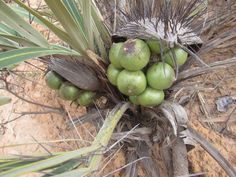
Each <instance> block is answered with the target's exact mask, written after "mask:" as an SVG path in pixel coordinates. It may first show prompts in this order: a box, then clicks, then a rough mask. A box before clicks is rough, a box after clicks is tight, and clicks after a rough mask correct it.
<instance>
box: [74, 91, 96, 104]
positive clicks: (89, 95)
mask: <svg viewBox="0 0 236 177" xmlns="http://www.w3.org/2000/svg"><path fill="white" fill-rule="evenodd" d="M94 96H95V93H94V92H91V91H84V92H83V93H82V94H80V96H79V98H78V99H77V103H78V104H79V105H81V106H89V105H91V104H93V98H94Z"/></svg>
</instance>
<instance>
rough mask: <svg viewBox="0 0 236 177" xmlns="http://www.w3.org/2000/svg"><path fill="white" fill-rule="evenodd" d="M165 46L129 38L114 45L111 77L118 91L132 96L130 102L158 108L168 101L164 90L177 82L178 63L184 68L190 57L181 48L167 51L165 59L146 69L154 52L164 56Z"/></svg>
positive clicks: (152, 41) (110, 79)
mask: <svg viewBox="0 0 236 177" xmlns="http://www.w3.org/2000/svg"><path fill="white" fill-rule="evenodd" d="M160 45H161V44H160V43H159V42H158V41H157V40H150V41H147V43H146V42H144V41H143V40H140V39H129V40H127V41H126V42H124V43H123V42H120V43H114V44H113V45H112V47H111V49H110V51H109V59H110V62H111V64H110V65H109V66H108V69H107V78H108V80H109V81H110V83H111V84H112V85H114V86H117V88H118V90H119V91H120V92H121V93H122V94H124V95H126V96H129V100H130V102H132V103H133V104H136V105H142V106H157V105H159V104H161V103H162V101H163V100H164V97H165V95H164V91H163V90H165V89H168V88H170V87H171V86H172V84H173V82H174V80H175V72H174V69H173V67H174V62H173V58H175V59H176V63H177V64H178V65H179V66H181V65H183V64H184V63H185V62H186V60H187V57H188V54H187V53H186V52H185V51H184V50H182V49H181V48H175V49H174V53H175V57H174V56H173V55H172V52H171V51H170V50H168V49H165V48H164V50H163V51H164V55H163V60H164V61H165V62H157V63H154V64H152V65H151V66H148V67H146V66H147V65H148V64H149V63H150V62H149V61H150V56H151V52H153V53H156V54H157V55H160V53H161V46H160ZM144 73H145V74H144Z"/></svg>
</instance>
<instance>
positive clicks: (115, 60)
mask: <svg viewBox="0 0 236 177" xmlns="http://www.w3.org/2000/svg"><path fill="white" fill-rule="evenodd" d="M122 46H123V42H120V43H113V45H112V46H111V49H110V50H109V59H110V62H111V63H112V64H113V66H115V67H116V68H118V69H121V68H122V66H121V64H120V59H121V58H120V55H119V52H120V49H121V47H122Z"/></svg>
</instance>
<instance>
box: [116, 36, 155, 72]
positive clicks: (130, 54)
mask: <svg viewBox="0 0 236 177" xmlns="http://www.w3.org/2000/svg"><path fill="white" fill-rule="evenodd" d="M119 54H120V63H121V66H123V67H124V68H125V69H126V70H129V71H138V70H141V69H142V68H144V67H145V66H146V65H147V64H148V62H149V59H150V55H151V53H150V49H149V47H148V45H147V44H146V43H145V42H144V41H142V40H140V39H130V40H127V41H126V42H125V43H124V45H123V46H122V47H121V49H120V53H119Z"/></svg>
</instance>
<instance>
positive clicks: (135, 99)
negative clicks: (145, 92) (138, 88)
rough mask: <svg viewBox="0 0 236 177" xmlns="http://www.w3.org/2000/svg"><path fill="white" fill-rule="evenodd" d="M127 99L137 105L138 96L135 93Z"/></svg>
mask: <svg viewBox="0 0 236 177" xmlns="http://www.w3.org/2000/svg"><path fill="white" fill-rule="evenodd" d="M129 101H130V102H131V103H133V104H135V105H139V102H138V97H137V96H136V95H134V96H129Z"/></svg>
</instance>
